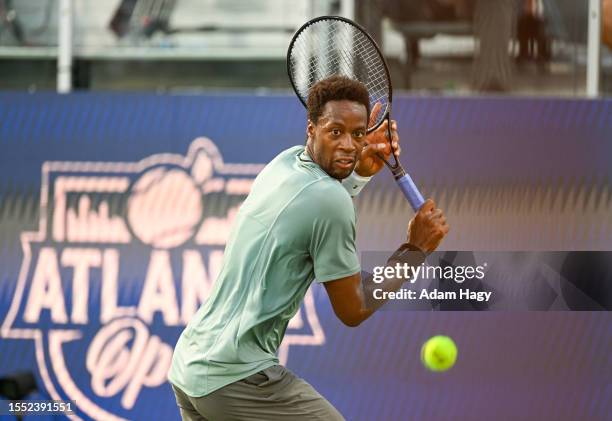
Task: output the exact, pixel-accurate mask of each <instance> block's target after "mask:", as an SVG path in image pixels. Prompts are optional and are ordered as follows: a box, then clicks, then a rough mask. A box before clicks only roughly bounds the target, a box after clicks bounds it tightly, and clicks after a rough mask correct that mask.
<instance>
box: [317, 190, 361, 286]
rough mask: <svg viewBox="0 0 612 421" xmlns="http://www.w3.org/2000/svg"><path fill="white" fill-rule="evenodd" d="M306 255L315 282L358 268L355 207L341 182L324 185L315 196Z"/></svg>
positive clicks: (354, 270)
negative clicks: (311, 261) (308, 255)
mask: <svg viewBox="0 0 612 421" xmlns="http://www.w3.org/2000/svg"><path fill="white" fill-rule="evenodd" d="M317 203H318V205H317V206H316V208H317V211H316V212H315V215H314V220H313V224H312V235H311V241H310V255H311V257H312V260H313V266H314V272H315V278H316V280H317V282H327V281H331V280H335V279H339V278H343V277H345V276H349V275H353V274H355V273H357V272H359V271H360V270H361V265H360V263H359V256H358V255H357V247H356V246H355V209H354V208H353V203H352V201H351V199H350V197H349V195H348V194H347V193H346V191H344V189H343V188H342V186H341V185H340V184H338V186H337V187H336V188H334V189H324V190H323V191H322V193H321V194H319V198H318V199H317Z"/></svg>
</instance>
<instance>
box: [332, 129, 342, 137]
mask: <svg viewBox="0 0 612 421" xmlns="http://www.w3.org/2000/svg"><path fill="white" fill-rule="evenodd" d="M332 134H333V135H334V136H340V129H332Z"/></svg>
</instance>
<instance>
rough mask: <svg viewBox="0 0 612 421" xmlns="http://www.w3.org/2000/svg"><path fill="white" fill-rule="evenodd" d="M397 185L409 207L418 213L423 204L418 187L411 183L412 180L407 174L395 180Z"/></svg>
mask: <svg viewBox="0 0 612 421" xmlns="http://www.w3.org/2000/svg"><path fill="white" fill-rule="evenodd" d="M395 181H397V184H398V185H399V188H400V190H401V191H402V193H404V196H406V199H408V202H410V206H412V209H414V211H415V212H418V211H419V209H421V206H423V203H425V199H423V195H422V194H421V192H420V191H419V189H418V187H417V186H416V185H415V184H414V181H412V178H410V176H409V175H408V174H405V173H404V174H403V175H402V176H401V177H399V178H396V179H395Z"/></svg>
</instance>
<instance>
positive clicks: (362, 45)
mask: <svg viewBox="0 0 612 421" xmlns="http://www.w3.org/2000/svg"><path fill="white" fill-rule="evenodd" d="M287 73H288V74H289V80H290V82H291V86H293V90H294V91H295V93H296V94H297V96H298V98H299V99H300V101H301V102H302V104H304V106H305V107H306V106H307V105H306V104H307V101H308V93H309V91H310V88H311V87H312V86H313V85H314V84H316V83H317V82H319V81H320V80H323V79H325V78H328V77H330V76H333V75H342V76H345V77H349V78H351V79H354V80H357V81H359V82H361V83H363V84H364V85H365V86H366V88H367V89H368V93H369V95H370V110H373V109H374V105H375V104H376V103H380V104H381V105H382V107H380V110H379V111H378V112H377V113H376V115H375V116H371V117H370V121H374V124H373V125H371V126H370V127H369V128H368V133H369V132H372V131H373V130H376V129H377V128H378V127H380V125H381V124H382V123H383V122H384V121H385V119H386V120H387V122H388V125H387V137H388V139H389V140H390V139H391V121H390V120H391V102H392V96H393V95H392V88H391V78H390V77H389V69H388V67H387V63H386V62H385V59H384V57H383V55H382V54H381V52H380V49H379V48H378V46H377V45H376V43H375V42H374V40H373V39H372V37H371V36H370V35H369V34H368V33H367V32H366V31H365V30H364V29H363V28H362V27H361V26H359V25H358V24H356V23H355V22H353V21H351V20H349V19H346V18H343V17H340V16H320V17H317V18H315V19H312V20H310V21H308V22H306V23H305V24H304V25H303V26H302V27H301V28H300V29H298V30H297V32H296V33H295V35H294V36H293V39H292V40H291V42H290V43H289V49H288V50H287ZM390 145H391V152H392V153H391V155H392V156H393V160H394V163H393V164H391V163H390V162H389V161H388V160H386V159H385V158H384V157H383V156H381V155H380V154H379V155H378V157H379V158H381V159H382V160H383V161H384V163H385V165H386V166H387V167H388V168H389V169H390V170H391V173H392V174H393V176H394V177H395V180H396V181H397V184H398V185H399V187H400V189H401V190H402V193H404V196H406V199H408V202H410V205H411V206H412V208H413V209H414V211H415V212H416V211H418V210H419V209H420V208H421V206H422V205H423V203H424V202H425V200H424V199H423V196H422V195H421V193H420V192H419V189H418V188H417V186H416V185H415V184H414V182H413V181H412V178H410V175H408V174H407V173H406V171H405V170H404V168H403V167H402V165H401V164H400V162H399V160H398V159H397V157H396V156H395V150H394V148H393V143H391V142H390Z"/></svg>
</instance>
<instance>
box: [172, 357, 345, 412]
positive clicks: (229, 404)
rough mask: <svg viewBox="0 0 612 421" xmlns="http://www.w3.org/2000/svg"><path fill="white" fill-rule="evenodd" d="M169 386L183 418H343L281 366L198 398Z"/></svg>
mask: <svg viewBox="0 0 612 421" xmlns="http://www.w3.org/2000/svg"><path fill="white" fill-rule="evenodd" d="M172 389H173V390H174V394H175V396H176V404H177V405H178V407H179V409H180V411H181V417H182V419H183V420H189V421H191V420H199V421H202V420H209V421H217V420H224V421H225V420H266V421H274V420H325V421H335V420H344V418H343V417H342V415H341V414H340V413H339V412H338V410H336V408H334V407H333V406H332V404H330V403H329V402H328V401H327V399H325V398H324V397H323V396H321V395H320V394H319V393H318V392H317V391H316V390H315V389H314V388H313V387H312V386H311V385H309V384H308V383H306V382H305V381H304V380H302V379H300V378H299V377H297V376H296V375H295V374H293V373H292V372H291V371H289V370H288V369H286V368H285V367H283V366H281V365H274V366H272V367H269V368H266V369H265V370H262V371H260V372H258V373H255V374H253V375H252V376H249V377H247V378H245V379H242V380H239V381H237V382H234V383H231V384H229V385H227V386H224V387H222V388H221V389H218V390H215V391H214V392H212V393H210V394H208V395H206V396H202V397H199V398H194V397H191V396H187V395H186V394H185V393H184V392H183V391H182V390H180V389H179V388H178V387H176V386H172Z"/></svg>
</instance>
